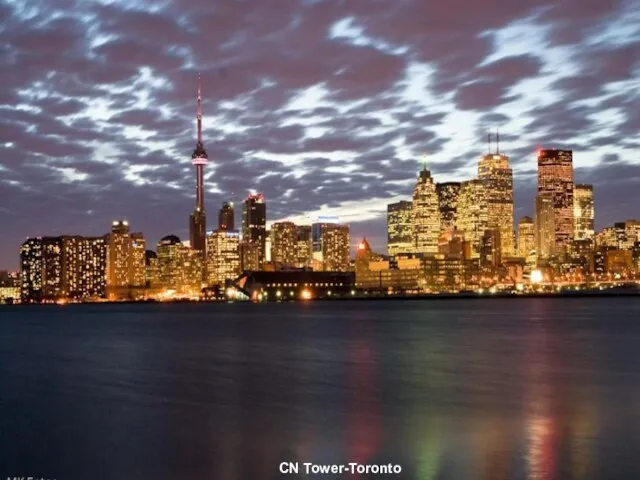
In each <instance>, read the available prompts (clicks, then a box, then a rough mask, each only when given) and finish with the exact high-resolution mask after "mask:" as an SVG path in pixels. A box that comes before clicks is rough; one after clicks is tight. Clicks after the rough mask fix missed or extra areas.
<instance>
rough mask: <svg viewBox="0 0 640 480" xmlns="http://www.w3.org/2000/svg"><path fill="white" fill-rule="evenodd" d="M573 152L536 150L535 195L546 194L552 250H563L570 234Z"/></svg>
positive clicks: (572, 206) (569, 239) (572, 221)
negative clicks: (550, 207)
mask: <svg viewBox="0 0 640 480" xmlns="http://www.w3.org/2000/svg"><path fill="white" fill-rule="evenodd" d="M573 187H574V185H573V152H572V151H571V150H540V151H539V152H538V195H539V196H547V195H548V196H550V197H551V199H552V202H553V214H554V224H555V251H556V253H557V254H560V253H563V252H566V250H567V248H568V246H570V244H571V242H572V240H573V234H574V228H575V226H574V219H573V212H574V203H573Z"/></svg>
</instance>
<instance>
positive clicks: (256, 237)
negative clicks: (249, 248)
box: [242, 194, 267, 270]
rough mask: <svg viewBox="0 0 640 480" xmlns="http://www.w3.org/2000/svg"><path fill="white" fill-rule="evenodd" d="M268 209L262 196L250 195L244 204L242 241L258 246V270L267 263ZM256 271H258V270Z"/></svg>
mask: <svg viewBox="0 0 640 480" xmlns="http://www.w3.org/2000/svg"><path fill="white" fill-rule="evenodd" d="M266 220H267V207H266V204H265V201H264V196H263V195H262V194H255V195H249V196H248V197H247V198H246V199H245V201H244V202H243V204H242V241H243V242H250V243H253V244H255V245H256V248H257V251H258V268H257V269H260V268H262V265H263V264H264V262H265V261H266V243H267V222H266ZM257 269H256V270H257Z"/></svg>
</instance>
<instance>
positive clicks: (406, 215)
mask: <svg viewBox="0 0 640 480" xmlns="http://www.w3.org/2000/svg"><path fill="white" fill-rule="evenodd" d="M412 210H413V204H412V202H409V201H405V200H403V201H400V202H396V203H391V204H389V205H387V251H388V252H389V255H392V256H394V255H400V254H403V253H411V252H413V251H414V242H413V223H412V221H411V214H412Z"/></svg>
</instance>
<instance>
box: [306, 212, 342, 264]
mask: <svg viewBox="0 0 640 480" xmlns="http://www.w3.org/2000/svg"><path fill="white" fill-rule="evenodd" d="M337 224H338V217H335V216H333V217H332V216H321V217H318V221H317V222H314V223H312V224H311V257H312V265H313V266H314V270H316V269H318V270H322V269H323V265H324V259H323V257H322V252H323V247H322V240H323V236H324V232H325V230H327V229H328V228H332V226H333V225H337Z"/></svg>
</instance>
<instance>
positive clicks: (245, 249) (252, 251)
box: [239, 240, 260, 272]
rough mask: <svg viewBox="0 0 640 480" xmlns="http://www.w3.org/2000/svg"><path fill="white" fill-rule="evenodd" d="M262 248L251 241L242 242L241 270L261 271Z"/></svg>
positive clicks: (240, 248) (240, 247)
mask: <svg viewBox="0 0 640 480" xmlns="http://www.w3.org/2000/svg"><path fill="white" fill-rule="evenodd" d="M259 248H260V246H259V245H258V244H257V243H254V242H251V241H248V240H247V241H245V240H242V241H241V242H240V246H239V250H240V270H241V271H243V272H244V271H251V272H253V271H257V270H260V253H259Z"/></svg>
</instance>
